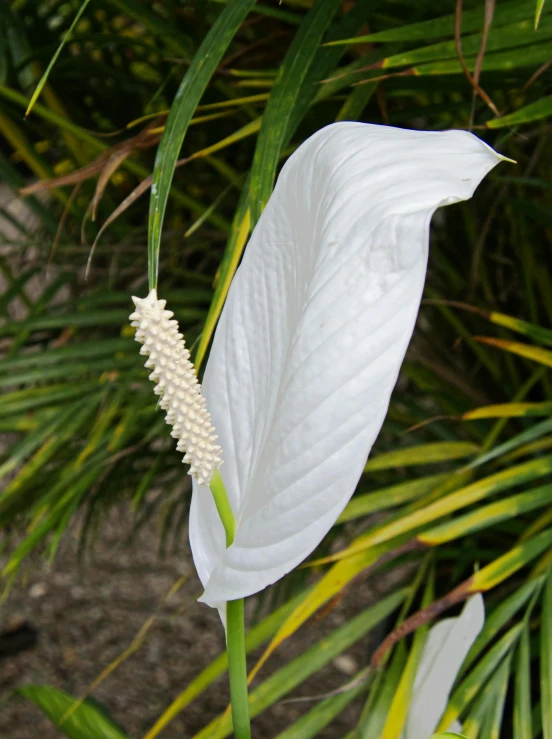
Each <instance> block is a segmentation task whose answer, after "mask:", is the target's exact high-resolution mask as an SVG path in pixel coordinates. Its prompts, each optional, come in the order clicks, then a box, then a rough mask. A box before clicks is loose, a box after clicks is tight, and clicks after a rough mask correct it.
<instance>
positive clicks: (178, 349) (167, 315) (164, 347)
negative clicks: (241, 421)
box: [130, 290, 222, 485]
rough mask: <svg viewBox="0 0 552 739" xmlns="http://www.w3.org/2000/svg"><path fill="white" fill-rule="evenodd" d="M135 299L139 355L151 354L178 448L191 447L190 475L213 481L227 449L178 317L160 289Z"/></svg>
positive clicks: (205, 482)
mask: <svg viewBox="0 0 552 739" xmlns="http://www.w3.org/2000/svg"><path fill="white" fill-rule="evenodd" d="M132 300H133V302H134V305H135V306H136V311H135V312H134V313H131V315H130V320H131V321H132V323H131V325H132V326H133V327H134V328H136V329H137V330H136V337H135V338H136V341H139V342H140V344H143V346H142V348H141V349H140V354H145V355H148V356H149V358H148V360H147V362H146V363H145V367H147V368H148V369H152V368H153V371H152V372H151V374H150V376H149V379H150V380H152V381H153V382H157V385H156V386H155V388H154V390H153V392H154V393H155V394H156V395H159V396H160V401H159V405H160V406H161V408H163V409H164V410H166V411H167V415H166V417H165V420H166V421H167V423H168V424H170V425H171V426H173V429H172V431H171V436H172V437H174V438H175V439H177V440H178V444H177V447H176V448H177V449H178V451H180V452H186V455H185V457H184V460H183V461H184V462H186V463H188V464H190V475H192V477H194V478H195V479H196V480H197V481H198V483H199V484H200V485H209V483H210V481H211V477H212V476H213V472H214V471H215V468H216V467H220V466H221V464H222V449H221V448H220V446H217V445H216V444H215V443H214V442H215V440H216V439H217V436H216V434H215V429H214V428H213V426H212V424H211V415H210V414H209V411H208V410H207V407H206V405H205V398H204V397H203V395H202V394H201V385H200V384H199V382H198V381H197V378H196V376H195V370H194V365H193V364H192V363H191V362H190V352H189V351H188V350H187V349H186V345H185V343H184V338H183V336H182V334H181V333H179V332H178V322H177V321H175V320H171V319H172V317H173V315H174V313H172V312H171V311H168V310H164V308H165V305H166V301H165V300H157V293H156V291H155V290H151V292H150V293H149V295H148V297H147V298H132ZM175 421H177V423H175Z"/></svg>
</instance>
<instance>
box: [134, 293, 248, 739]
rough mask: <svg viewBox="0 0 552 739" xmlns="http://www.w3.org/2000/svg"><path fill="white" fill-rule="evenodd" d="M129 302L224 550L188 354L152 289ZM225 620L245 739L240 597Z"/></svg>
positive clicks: (237, 715) (214, 457)
mask: <svg viewBox="0 0 552 739" xmlns="http://www.w3.org/2000/svg"><path fill="white" fill-rule="evenodd" d="M132 300H133V301H134V305H135V306H136V310H135V312H134V313H132V314H131V316H130V320H131V321H132V326H133V327H134V328H135V329H136V341H138V342H140V344H142V348H141V349H140V353H141V354H145V355H147V357H148V360H147V362H146V365H145V366H146V367H147V368H149V369H152V370H153V371H152V373H151V374H150V376H149V377H150V380H152V381H154V382H156V383H157V384H156V386H155V388H154V393H155V394H156V395H159V396H160V398H161V399H160V401H159V405H160V406H161V408H163V409H164V410H166V411H167V415H166V416H165V420H166V422H167V423H168V424H169V425H171V426H172V427H173V428H172V431H171V436H173V437H174V438H176V439H177V440H178V444H177V447H176V448H177V449H178V451H180V452H185V456H184V460H183V461H184V462H186V463H189V464H190V470H189V472H190V475H191V476H192V477H193V478H194V479H196V480H197V482H198V483H199V485H203V486H207V485H208V486H209V487H210V488H211V492H212V494H213V499H214V501H215V505H216V508H217V511H218V514H219V516H220V520H221V521H222V525H223V526H224V531H225V535H226V547H227V548H228V547H229V546H230V545H231V544H232V542H233V541H234V534H235V530H236V522H235V518H234V513H233V511H232V507H231V505H230V501H229V500H228V495H227V493H226V488H225V487H224V483H223V481H222V477H221V475H220V472H219V471H218V467H220V465H221V464H222V450H221V448H220V446H218V445H217V444H216V443H215V442H216V439H217V436H216V434H215V429H214V428H213V425H212V423H211V416H210V414H209V411H208V410H207V406H206V403H205V398H204V397H203V395H202V394H201V386H200V384H199V382H198V380H197V377H196V374H195V368H194V366H193V364H192V362H191V361H190V352H189V351H188V349H187V348H186V345H185V343H184V337H183V336H182V334H181V333H179V329H178V323H177V321H176V320H174V318H173V316H174V314H173V313H172V312H171V311H168V310H165V305H166V301H164V300H158V299H157V292H156V291H155V290H151V291H150V293H149V294H148V296H147V297H146V298H143V299H142V298H133V299H132ZM226 620H227V651H228V672H229V676H230V699H231V703H232V722H233V725H234V735H235V736H236V739H250V737H251V729H250V724H249V702H248V695H247V665H246V659H245V629H244V602H243V598H241V599H239V600H232V601H228V602H227V604H226Z"/></svg>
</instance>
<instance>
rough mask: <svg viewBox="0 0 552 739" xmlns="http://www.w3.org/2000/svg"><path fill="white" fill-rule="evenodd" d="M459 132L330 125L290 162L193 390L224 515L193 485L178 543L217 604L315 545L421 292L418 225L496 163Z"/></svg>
mask: <svg viewBox="0 0 552 739" xmlns="http://www.w3.org/2000/svg"><path fill="white" fill-rule="evenodd" d="M501 158H502V157H500V156H499V155H498V154H496V152H494V151H493V150H492V149H491V148H489V147H488V146H487V145H486V144H484V143H483V142H482V141H480V140H479V139H478V138H476V137H475V136H473V135H472V134H470V133H467V132H463V131H446V132H416V131H406V130H402V129H397V128H390V127H386V126H375V125H368V124H362V123H336V124H333V125H331V126H328V127H327V128H324V129H322V130H320V131H318V133H316V134H315V135H314V136H312V137H311V138H309V139H308V140H307V141H306V142H305V143H304V144H303V145H302V146H300V147H299V149H298V150H297V151H296V152H295V153H294V154H293V155H292V156H291V157H290V159H289V160H288V161H287V163H286V164H285V166H284V167H283V169H282V172H281V174H280V176H279V178H278V182H277V184H276V187H275V189H274V192H273V194H272V197H271V198H270V200H269V202H268V204H267V206H266V208H265V210H264V212H263V214H262V216H261V218H260V220H259V222H258V224H257V226H256V228H255V230H254V232H253V234H252V236H251V239H250V242H249V244H248V246H247V249H246V251H245V255H244V258H243V261H242V264H241V266H240V267H239V269H238V272H237V274H236V276H235V278H234V281H233V283H232V285H231V287H230V291H229V294H228V299H227V301H226V304H225V307H224V310H223V312H222V315H221V319H220V321H219V325H218V328H217V331H216V334H215V337H214V341H213V346H212V349H211V353H210V357H209V361H208V363H207V367H206V371H205V378H204V383H203V394H204V396H205V400H206V404H207V408H208V410H209V412H210V414H211V417H212V423H213V426H214V427H215V429H216V431H217V434H218V437H219V438H218V443H219V444H220V446H221V447H222V452H223V455H224V460H225V464H224V467H223V468H222V470H221V475H222V478H223V480H224V484H225V486H226V490H227V493H228V497H229V500H230V504H231V507H232V510H233V513H234V516H235V519H236V530H235V538H234V541H233V543H232V545H231V546H230V547H229V548H228V549H226V546H225V533H224V530H223V526H222V524H221V521H220V518H219V515H218V513H217V509H216V506H215V503H214V501H213V498H212V495H211V493H210V491H209V489H208V487H206V486H202V485H200V484H198V483H197V481H194V492H193V500H192V508H191V516H190V539H191V544H192V551H193V556H194V561H195V564H196V567H197V569H198V572H199V576H200V578H201V580H202V582H203V585H204V587H205V592H204V594H203V596H202V600H203V601H204V602H206V603H208V604H210V605H213V606H220V605H222V604H223V603H224V602H225V601H228V600H234V599H238V598H242V597H245V596H248V595H251V594H252V593H255V592H257V591H259V590H262V589H263V588H265V587H266V586H267V585H270V584H271V583H273V582H275V581H276V580H278V579H279V578H280V577H282V576H283V575H285V574H286V573H287V572H289V571H290V570H292V569H293V568H294V567H295V566H296V565H298V564H299V563H300V562H301V561H302V560H303V559H304V558H305V557H306V556H307V555H308V554H310V553H311V552H312V550H313V549H314V548H315V547H316V546H317V544H318V543H319V542H320V541H321V539H322V538H323V537H324V535H325V534H326V533H327V532H328V530H329V529H330V527H331V526H332V524H333V523H334V522H335V520H336V518H337V517H338V516H339V514H340V513H341V511H342V510H343V508H344V507H345V505H346V504H347V502H348V500H349V498H350V497H351V495H352V493H353V491H354V489H355V486H356V484H357V482H358V480H359V477H360V475H361V473H362V470H363V467H364V464H365V462H366V459H367V457H368V454H369V452H370V449H371V447H372V444H373V443H374V441H375V439H376V437H377V435H378V432H379V430H380V428H381V425H382V423H383V419H384V417H385V414H386V412H387V407H388V404H389V399H390V396H391V392H392V390H393V387H394V385H395V382H396V379H397V375H398V373H399V369H400V366H401V363H402V360H403V357H404V354H405V352H406V348H407V346H408V342H409V340H410V337H411V334H412V330H413V328H414V323H415V321H416V315H417V312H418V307H419V304H420V299H421V296H422V290H423V286H424V280H425V273H426V263H427V255H428V239H429V222H430V219H431V216H432V214H433V212H434V211H435V209H436V208H438V207H439V206H440V205H444V204H448V203H451V202H457V201H460V200H466V199H467V198H470V197H471V196H472V194H473V192H474V190H475V188H476V187H477V185H478V184H479V182H480V181H481V179H482V178H483V177H484V176H485V175H486V174H487V173H488V172H489V170H491V169H492V168H493V167H494V166H495V165H496V164H497V163H498V162H499V161H500V160H501Z"/></svg>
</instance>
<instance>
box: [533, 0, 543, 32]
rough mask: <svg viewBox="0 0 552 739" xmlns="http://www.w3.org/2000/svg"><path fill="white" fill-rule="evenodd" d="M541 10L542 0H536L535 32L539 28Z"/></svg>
mask: <svg viewBox="0 0 552 739" xmlns="http://www.w3.org/2000/svg"><path fill="white" fill-rule="evenodd" d="M543 9H544V0H537V5H536V8H535V31H536V30H537V28H538V27H539V22H540V19H541V15H542V11H543Z"/></svg>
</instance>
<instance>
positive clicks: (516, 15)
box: [332, 0, 534, 44]
mask: <svg viewBox="0 0 552 739" xmlns="http://www.w3.org/2000/svg"><path fill="white" fill-rule="evenodd" d="M533 2H534V0H522V2H519V0H514V2H506V3H499V4H498V5H497V8H496V10H495V13H494V17H493V25H494V26H495V27H497V26H501V25H505V24H506V23H515V22H516V21H522V20H524V19H525V18H527V17H528V16H529V15H530V13H531V10H532V8H533V7H534V5H533ZM483 18H484V8H483V6H482V5H480V6H479V7H477V8H474V9H473V10H466V11H464V12H463V13H462V32H463V33H469V32H470V31H479V30H480V29H481V28H482V27H483ZM439 36H451V37H452V36H454V15H445V16H441V17H440V18H434V19H432V20H428V21H422V22H420V23H410V24H406V25H398V26H397V27H396V28H390V29H389V30H386V31H379V32H378V33H369V34H367V35H362V36H356V37H354V38H348V39H342V40H341V41H334V42H332V43H333V44H363V43H366V42H372V43H384V42H388V41H421V40H428V39H432V38H438V37H439Z"/></svg>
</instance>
